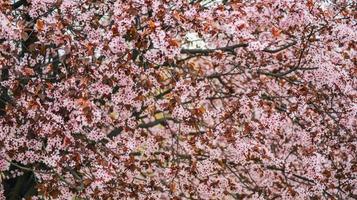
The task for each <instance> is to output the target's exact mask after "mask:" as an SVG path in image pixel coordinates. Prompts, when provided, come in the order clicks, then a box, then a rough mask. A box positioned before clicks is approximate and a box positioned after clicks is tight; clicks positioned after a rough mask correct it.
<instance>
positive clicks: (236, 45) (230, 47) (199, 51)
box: [181, 43, 248, 54]
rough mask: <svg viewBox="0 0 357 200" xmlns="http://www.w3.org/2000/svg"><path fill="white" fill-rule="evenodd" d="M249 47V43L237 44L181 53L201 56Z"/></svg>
mask: <svg viewBox="0 0 357 200" xmlns="http://www.w3.org/2000/svg"><path fill="white" fill-rule="evenodd" d="M240 47H248V44H247V43H241V44H235V45H232V46H226V47H219V48H215V49H181V53H186V54H200V53H213V52H215V51H231V52H232V51H234V49H236V48H240Z"/></svg>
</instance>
